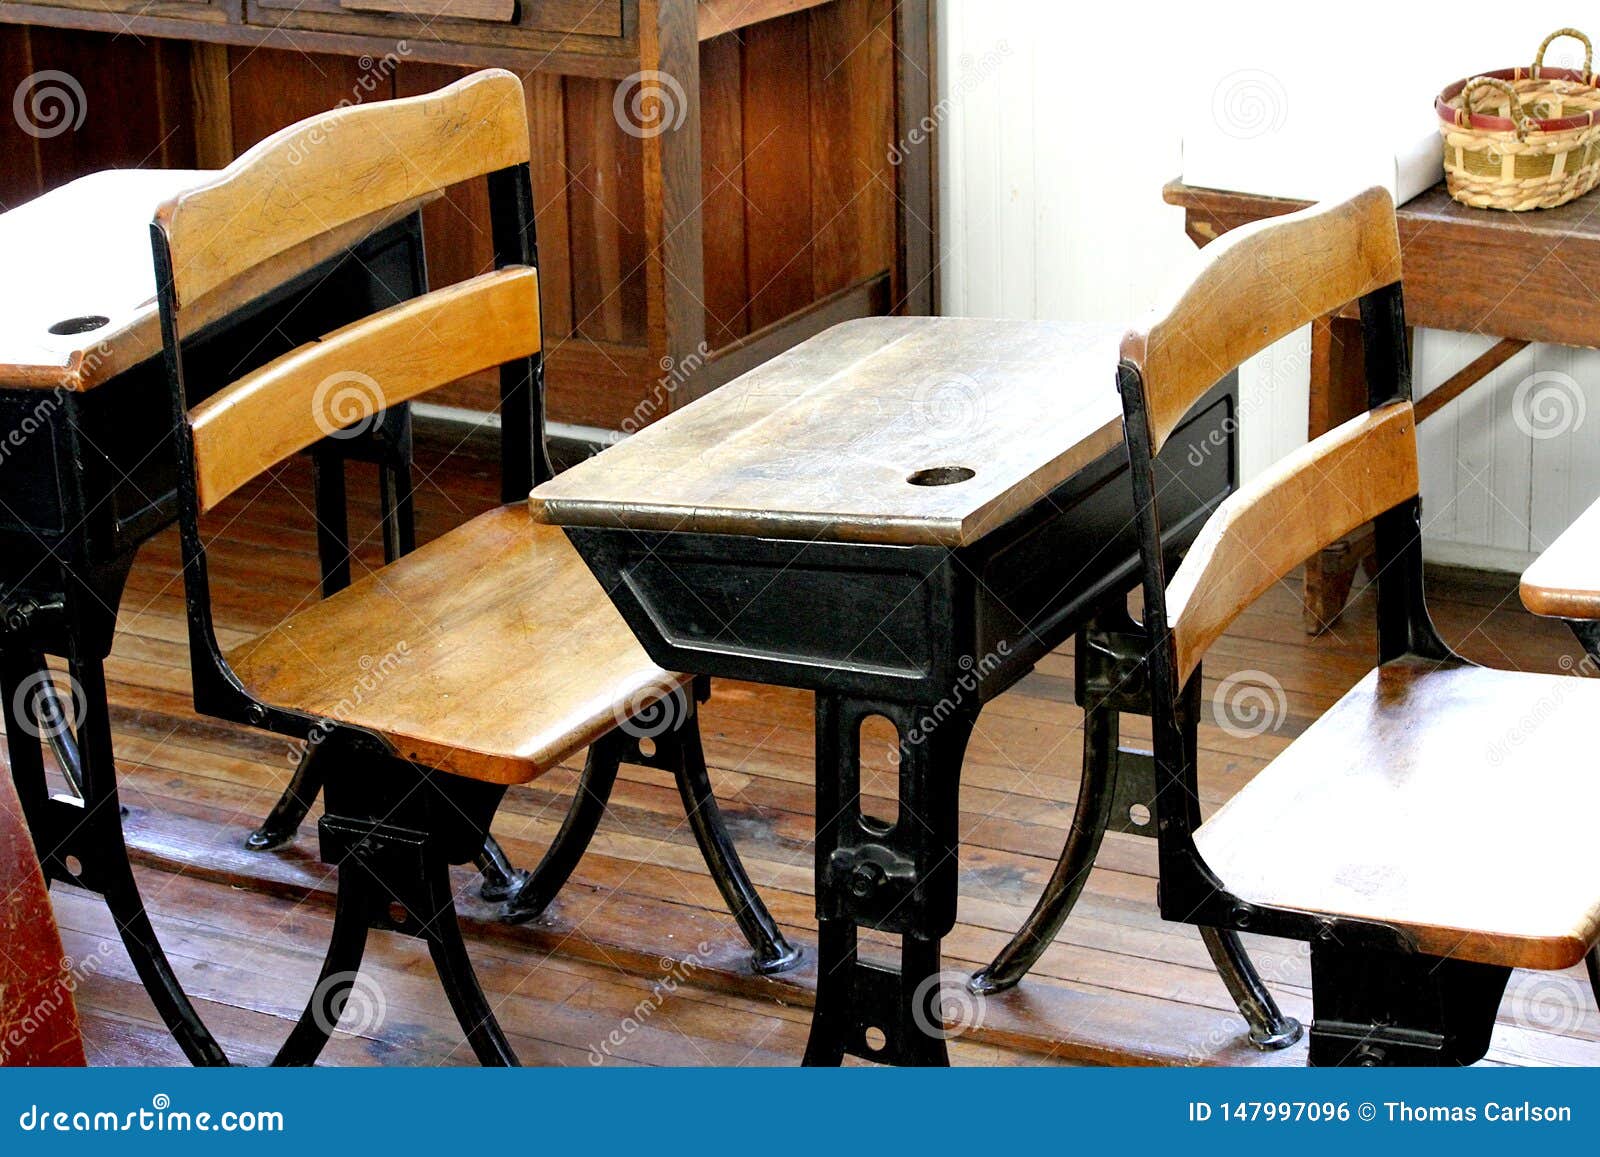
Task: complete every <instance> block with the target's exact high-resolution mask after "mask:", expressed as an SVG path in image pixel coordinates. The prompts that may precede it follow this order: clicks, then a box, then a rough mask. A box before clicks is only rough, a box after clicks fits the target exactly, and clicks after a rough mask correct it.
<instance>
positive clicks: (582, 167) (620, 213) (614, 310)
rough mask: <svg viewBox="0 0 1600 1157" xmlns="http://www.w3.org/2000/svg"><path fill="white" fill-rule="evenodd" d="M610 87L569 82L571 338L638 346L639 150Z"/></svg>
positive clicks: (642, 243) (641, 316) (642, 321)
mask: <svg viewBox="0 0 1600 1157" xmlns="http://www.w3.org/2000/svg"><path fill="white" fill-rule="evenodd" d="M616 91H617V85H616V82H615V81H610V80H594V79H590V78H588V77H577V76H571V77H568V78H567V80H566V106H567V134H566V135H567V172H568V175H569V184H568V185H567V212H568V214H569V216H570V218H571V227H572V330H573V333H575V334H577V335H578V336H581V337H585V338H588V339H590V340H592V341H600V342H616V343H622V344H629V345H638V344H642V343H643V342H644V341H645V333H646V302H645V289H646V284H645V282H646V277H645V257H646V253H647V249H646V240H645V217H644V147H643V141H642V139H641V138H639V137H637V136H634V135H632V134H630V133H627V132H624V131H623V129H622V127H621V126H620V125H618V123H617V118H616V114H615V113H614V111H613V109H612V101H613V97H614V95H615V93H616Z"/></svg>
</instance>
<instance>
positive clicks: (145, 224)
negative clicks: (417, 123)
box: [0, 169, 425, 1064]
mask: <svg viewBox="0 0 1600 1157" xmlns="http://www.w3.org/2000/svg"><path fill="white" fill-rule="evenodd" d="M212 176H213V174H212V173H209V172H204V171H194V170H149V169H128V170H110V171H106V172H101V173H96V174H93V175H91V176H88V177H84V178H82V179H80V180H78V181H74V182H72V183H71V184H68V185H64V186H62V187H61V188H59V189H56V190H53V191H52V192H50V193H47V194H45V195H44V196H41V197H39V198H36V199H35V200H33V201H30V202H28V203H26V204H24V205H22V206H19V207H18V208H16V209H13V210H11V211H10V212H7V213H5V214H0V262H3V269H4V274H5V276H4V278H3V280H0V697H3V703H0V710H3V711H4V714H5V725H6V740H7V747H8V750H9V755H10V763H11V773H12V778H13V780H14V782H15V784H16V789H17V794H18V796H19V798H20V800H21V806H22V810H23V813H24V815H26V817H27V820H28V827H29V830H30V832H31V833H32V836H33V840H34V844H35V846H36V848H37V850H38V855H39V859H40V860H41V862H42V863H43V866H44V872H45V875H46V877H47V878H50V879H55V880H66V881H69V882H71V883H74V884H77V885H79V886H81V887H84V888H86V889H88V890H90V891H92V892H96V893H98V894H99V895H101V896H102V897H104V899H105V901H106V904H107V906H108V907H109V908H110V909H111V913H112V915H113V916H114V917H115V919H116V922H117V926H118V929H119V930H120V932H121V934H122V939H123V942H124V944H125V945H126V946H127V949H128V953H129V956H130V957H131V958H132V960H133V963H134V966H135V967H136V969H137V970H138V973H139V978H140V980H141V981H142V982H143V983H144V985H145V988H146V989H147V990H148V991H149V993H150V995H151V998H152V1000H154V1002H155V1005H156V1008H157V1010H158V1011H159V1012H160V1014H161V1017H162V1019H163V1021H164V1022H165V1023H166V1025H167V1027H168V1028H169V1029H170V1030H171V1031H172V1032H173V1034H174V1036H175V1037H176V1039H177V1041H178V1043H179V1044H180V1045H181V1046H182V1048H183V1050H184V1052H185V1054H186V1055H187V1056H188V1057H189V1059H190V1060H191V1061H193V1062H195V1063H197V1064H201V1063H211V1064H221V1063H226V1058H225V1057H224V1056H223V1053H222V1050H221V1049H220V1048H219V1047H218V1046H217V1043H216V1041H215V1040H214V1039H213V1038H212V1036H211V1034H210V1033H209V1032H208V1031H207V1030H206V1028H205V1026H204V1025H203V1024H202V1023H201V1022H200V1019H199V1017H198V1016H197V1015H196V1014H195V1010H194V1008H193V1006H192V1005H191V1004H190V1002H189V1000H188V998H187V997H186V996H185V995H184V993H183V990H182V989H181V988H180V987H179V985H178V982H177V979H176V977H175V976H174V975H173V972H172V969H171V967H170V965H169V964H168V962H167V959H166V956H165V954H164V953H163V952H162V950H161V946H160V944H159V943H158V942H157V941H156V938H155V934H154V932H153V930H152V928H151V926H150V921H149V918H148V916H147V915H146V913H145V909H144V903H143V901H142V899H141V898H140V895H139V890H138V887H137V884H136V883H135V881H134V877H133V873H132V869H131V868H130V866H129V863H128V853H127V848H126V846H125V844H124V842H123V834H122V815H121V808H120V804H119V802H118V795H117V784H116V769H115V764H114V762H113V754H112V749H111V722H110V718H109V707H108V704H107V700H106V682H105V671H104V666H103V664H104V660H105V657H106V656H107V654H109V653H110V650H111V642H112V635H113V633H114V631H115V628H116V619H117V606H118V603H119V601H120V599H121V596H122V589H123V584H124V582H125V581H126V579H127V575H128V570H129V568H130V567H131V566H132V564H133V558H134V554H135V553H136V552H137V550H138V548H139V546H140V545H141V544H142V543H143V542H145V541H146V540H148V539H149V538H150V537H151V536H152V535H153V534H155V533H156V532H157V531H159V530H161V529H162V528H164V527H166V526H167V525H169V524H170V523H171V522H172V521H173V520H174V519H175V518H176V517H177V493H176V458H175V456H174V455H173V453H172V448H171V438H172V434H171V430H172V412H171V401H170V397H169V394H168V390H167V386H166V380H165V376H164V374H163V372H162V369H161V364H160V356H159V355H160V353H161V334H160V326H159V322H158V319H157V317H156V307H155V278H154V273H153V266H152V263H151V258H150V240H149V237H150V233H149V226H150V220H151V218H152V216H153V215H154V212H155V208H156V206H157V205H159V204H160V203H161V202H162V201H164V200H166V199H167V198H168V197H170V196H172V195H173V194H175V193H177V192H178V191H180V190H182V189H185V188H190V187H193V186H194V185H197V184H200V183H202V182H204V181H207V180H210V179H211V177H212ZM414 209H415V207H414V206H407V207H405V208H404V209H403V210H402V211H401V212H400V213H398V214H396V215H394V216H393V217H392V218H391V219H389V220H385V221H363V222H357V223H356V224H355V225H353V226H351V227H348V228H346V229H344V230H341V231H338V232H336V233H330V234H327V235H324V236H323V237H320V238H317V239H316V240H315V241H313V242H310V243H308V244H307V245H306V246H304V247H302V248H300V249H298V250H295V251H293V252H291V253H289V254H286V255H285V256H284V258H283V259H281V260H280V261H279V262H276V263H273V264H272V266H271V267H270V268H267V269H265V270H262V271H259V272H258V273H257V274H255V275H253V276H252V277H251V278H250V279H249V280H248V281H245V282H241V283H236V284H232V285H229V286H225V287H224V288H223V289H221V290H219V291H218V292H217V294H216V295H214V297H213V299H212V300H210V301H207V302H206V303H204V305H203V306H202V307H201V314H202V316H201V318H200V319H199V321H198V322H197V323H196V330H195V332H196V335H197V337H198V338H199V342H200V344H201V345H202V346H203V349H200V350H197V351H196V356H195V357H194V358H193V359H192V360H191V377H192V378H193V380H196V381H198V382H202V383H203V382H205V381H207V380H214V381H229V380H231V379H232V378H233V377H235V376H237V374H238V373H239V372H240V371H241V369H243V368H248V367H251V366H254V365H259V364H261V363H263V362H265V361H267V360H269V359H271V358H272V357H275V356H277V355H278V354H280V353H283V352H284V351H285V350H287V349H290V348H292V347H293V346H294V345H296V344H298V343H299V342H302V341H307V340H310V339H311V338H312V337H315V336H316V335H318V334H320V333H323V332H326V331H327V330H330V329H334V328H336V327H337V326H339V325H341V324H343V323H344V322H346V321H349V320H351V319H353V318H355V317H359V316H364V315H365V314H367V313H369V312H371V311H372V310H374V309H378V308H382V307H384V306H387V305H390V304H392V303H393V302H394V301H396V300H399V299H402V298H405V297H410V296H414V295H415V294H416V293H417V292H420V291H421V289H422V288H423V286H424V284H425V281H424V276H425V275H424V270H423V268H422V262H421V252H422V250H421V243H420V226H419V224H418V221H419V218H418V216H417V214H416V212H415V211H414ZM369 233H370V236H369V235H368V234H369ZM363 238H365V240H363ZM351 245H355V248H354V249H353V250H352V251H351V252H350V254H349V255H348V256H347V254H346V250H347V247H349V246H351ZM384 425H387V426H388V431H387V432H386V433H385V434H384V435H383V438H384V439H387V440H389V441H388V443H387V444H388V445H389V446H390V447H399V448H402V449H404V450H405V451H406V452H407V453H408V452H409V429H410V427H409V415H408V414H405V413H399V412H392V413H391V414H387V415H385V417H384V422H383V423H380V425H379V428H380V429H382V427H383V426H384ZM319 452H320V453H324V454H326V455H328V456H329V457H328V458H327V459H325V460H322V461H319V463H318V465H319V468H318V477H319V480H320V481H321V482H322V483H323V484H322V485H319V487H318V491H319V493H318V496H317V503H316V505H317V511H318V518H319V523H321V524H322V525H321V526H320V527H319V546H321V547H325V548H326V549H324V551H323V553H322V558H323V579H324V583H325V584H327V583H329V582H333V583H335V584H337V583H338V582H339V581H340V579H339V576H338V574H336V573H334V572H336V571H337V569H338V566H339V564H340V563H341V562H343V561H344V559H345V554H346V550H347V547H346V545H345V531H344V513H343V497H344V491H343V486H342V480H343V473H342V471H343V457H344V456H354V455H357V454H361V453H364V451H363V450H362V449H361V447H360V444H359V441H358V440H356V439H348V440H340V441H336V442H335V441H331V442H328V443H324V444H323V448H321V449H320V450H319ZM330 465H331V466H334V467H336V469H335V470H328V469H325V467H328V466H330ZM401 525H409V514H408V513H407V514H406V515H405V517H404V518H403V519H402V518H399V517H397V518H395V519H392V520H390V521H389V523H388V524H386V527H385V530H386V538H394V537H396V536H395V535H394V533H393V531H394V528H395V527H397V526H401ZM404 545H405V544H403V543H399V542H389V543H386V546H388V547H389V548H391V549H401V548H403V547H404ZM45 655H56V656H59V657H61V658H63V659H65V660H66V661H67V664H68V674H69V677H70V686H71V691H70V694H69V695H68V696H65V697H63V696H61V694H60V692H59V690H58V688H57V686H56V684H55V682H54V680H53V678H52V677H51V676H50V674H49V673H48V669H47V667H46V665H45V660H44V656H45ZM42 740H48V742H49V743H50V746H51V747H52V749H53V750H54V751H55V754H56V756H57V759H58V762H59V763H60V765H61V770H62V772H63V774H64V776H65V778H66V780H67V782H68V785H69V787H70V788H71V790H70V791H69V792H66V793H62V794H58V795H54V796H52V795H51V794H50V793H49V790H48V788H47V783H46V777H45V767H44V762H43V751H42V747H41V741H42Z"/></svg>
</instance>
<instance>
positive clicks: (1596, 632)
mask: <svg viewBox="0 0 1600 1157" xmlns="http://www.w3.org/2000/svg"><path fill="white" fill-rule="evenodd" d="M1566 624H1567V627H1568V629H1570V630H1571V631H1572V633H1573V635H1574V636H1575V637H1576V638H1577V640H1578V645H1579V646H1581V647H1582V648H1583V653H1584V655H1585V656H1586V657H1587V659H1588V661H1589V663H1590V664H1600V622H1595V621H1594V620H1592V619H1567V620H1566ZM1583 964H1584V967H1585V968H1586V969H1588V972H1589V991H1591V992H1592V993H1594V1000H1595V1004H1596V1005H1600V946H1596V947H1594V948H1591V949H1589V954H1588V955H1587V956H1585V957H1584V958H1583Z"/></svg>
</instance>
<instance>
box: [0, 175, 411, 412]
mask: <svg viewBox="0 0 1600 1157" xmlns="http://www.w3.org/2000/svg"><path fill="white" fill-rule="evenodd" d="M216 175H217V174H216V171H214V170H208V169H108V170H106V171H105V172H100V173H92V174H90V175H89V176H87V177H80V178H79V179H78V180H76V181H72V182H70V183H68V184H65V185H62V186H60V187H59V188H56V189H52V190H51V191H50V192H48V193H46V194H44V195H43V196H41V197H36V198H34V199H33V200H32V201H29V202H27V203H26V204H23V205H19V206H17V207H16V208H15V209H12V210H10V211H9V212H6V213H0V389H45V390H51V389H64V390H88V389H92V388H93V387H95V386H98V385H101V384H102V383H104V382H106V381H108V380H110V379H111V378H113V377H115V376H116V375H117V374H119V373H121V372H122V371H124V370H126V369H129V368H131V367H133V366H136V365H138V364H139V363H140V362H142V361H144V360H145V359H147V358H150V357H154V356H155V355H156V354H158V353H160V352H161V320H160V317H159V316H158V314H157V310H156V300H155V293H156V282H155V269H154V265H153V261H152V258H151V254H150V221H151V219H152V218H153V217H154V216H155V212H156V208H157V206H159V205H160V204H161V203H162V202H163V201H165V200H167V199H168V198H169V197H172V196H174V195H176V194H178V193H180V192H183V191H185V190H188V189H192V188H195V187H196V186H199V185H203V184H205V183H206V182H208V181H210V180H213V179H214V178H215V177H216ZM415 208H416V204H411V203H408V204H406V205H403V206H400V207H397V208H396V209H394V210H391V211H389V212H387V213H385V214H382V215H381V220H380V219H377V218H363V219H361V220H359V221H354V222H351V223H350V224H349V225H346V226H344V227H343V228H341V229H338V230H335V231H333V232H330V233H326V234H324V235H323V236H321V237H318V238H314V239H313V240H312V241H310V242H307V243H306V244H304V245H302V246H300V247H298V248H296V249H293V250H291V251H289V252H287V253H284V254H280V255H279V256H277V257H275V258H273V259H272V260H270V261H268V262H265V263H263V264H262V265H261V266H259V267H257V268H256V269H254V270H252V271H250V272H249V273H247V274H245V275H244V276H241V277H239V278H237V279H236V280H235V281H233V282H230V283H229V284H227V285H225V286H223V287H222V288H220V289H218V290H217V291H216V292H214V293H212V294H210V295H208V296H207V297H206V298H205V299H203V300H202V301H201V302H199V303H197V304H196V305H195V306H194V307H193V308H192V309H190V310H187V311H186V316H185V329H186V330H187V331H190V332H192V331H194V330H197V329H199V328H200V327H201V326H203V325H205V324H207V323H209V322H211V321H214V320H215V319H217V318H218V317H221V316H223V315H224V314H225V313H227V312H228V311H229V310H232V309H235V308H237V307H238V306H240V305H243V304H244V303H245V302H247V301H249V300H250V299H251V298H253V297H256V296H259V295H260V294H261V293H263V292H265V291H266V290H267V289H269V288H271V287H272V286H273V285H274V284H277V283H279V282H282V281H287V280H288V279H290V278H292V277H294V276H295V275H296V274H298V273H301V272H304V271H305V270H307V269H310V268H311V267H312V266H314V265H317V264H319V263H321V262H322V261H325V260H327V259H328V258H329V257H332V256H333V255H334V254H336V253H338V252H339V251H341V250H342V249H345V248H346V247H348V246H350V245H353V244H355V243H357V242H359V241H360V240H361V238H363V237H365V236H366V235H367V234H368V233H371V232H373V231H374V230H375V229H377V228H379V227H381V226H383V225H385V224H388V223H389V222H391V221H394V220H398V219H399V218H401V217H404V216H405V215H406V214H408V213H410V212H412V211H413V210H414V209H415ZM94 318H103V319H104V324H101V325H98V326H96V327H95V328H92V329H84V328H83V327H82V326H81V325H80V326H72V325H69V326H65V327H63V326H61V324H60V323H62V322H68V321H72V320H73V319H94ZM83 324H84V325H87V324H88V323H87V322H84V323H83ZM52 326H55V327H57V328H64V329H66V330H67V331H68V332H65V333H59V334H58V333H52V332H51V327H52Z"/></svg>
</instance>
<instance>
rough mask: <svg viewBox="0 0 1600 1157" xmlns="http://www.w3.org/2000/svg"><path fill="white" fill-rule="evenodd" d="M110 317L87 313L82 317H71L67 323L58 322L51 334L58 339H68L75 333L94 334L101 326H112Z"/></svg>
mask: <svg viewBox="0 0 1600 1157" xmlns="http://www.w3.org/2000/svg"><path fill="white" fill-rule="evenodd" d="M110 324H111V319H110V318H109V317H102V316H101V315H100V314H98V313H86V314H84V315H83V316H82V317H69V318H67V319H66V320H65V321H58V322H56V323H55V325H53V326H51V327H50V332H51V333H53V334H55V335H56V336H57V337H67V336H69V335H71V334H75V333H92V332H94V331H95V330H97V329H99V328H100V327H101V326H104V325H110Z"/></svg>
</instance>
